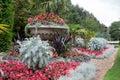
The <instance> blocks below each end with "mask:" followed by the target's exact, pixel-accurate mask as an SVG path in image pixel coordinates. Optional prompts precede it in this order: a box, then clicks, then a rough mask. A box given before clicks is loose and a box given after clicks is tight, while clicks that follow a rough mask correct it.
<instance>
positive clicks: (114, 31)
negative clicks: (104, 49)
mask: <svg viewBox="0 0 120 80" xmlns="http://www.w3.org/2000/svg"><path fill="white" fill-rule="evenodd" d="M109 33H110V35H111V38H112V39H113V40H120V21H116V22H113V23H112V24H111V26H110V28H109Z"/></svg>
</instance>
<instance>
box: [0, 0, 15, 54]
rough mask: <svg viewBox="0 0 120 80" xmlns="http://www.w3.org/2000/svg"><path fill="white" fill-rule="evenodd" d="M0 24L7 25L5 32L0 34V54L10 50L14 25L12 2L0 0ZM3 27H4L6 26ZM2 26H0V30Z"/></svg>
mask: <svg viewBox="0 0 120 80" xmlns="http://www.w3.org/2000/svg"><path fill="white" fill-rule="evenodd" d="M0 23H1V24H6V25H8V27H7V29H8V30H7V32H4V33H2V34H0V52H1V51H7V50H9V49H10V46H11V41H12V29H13V25H14V12H13V0H7V1H4V0H0ZM6 25H4V26H6ZM2 26H3V25H1V26H0V28H3V27H2ZM4 29H5V27H4Z"/></svg>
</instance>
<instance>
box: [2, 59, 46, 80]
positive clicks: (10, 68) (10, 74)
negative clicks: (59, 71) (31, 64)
mask: <svg viewBox="0 0 120 80" xmlns="http://www.w3.org/2000/svg"><path fill="white" fill-rule="evenodd" d="M0 69H2V71H3V73H4V76H0V79H1V80H33V79H35V80H36V79H39V80H48V78H47V77H46V76H45V74H44V73H42V71H40V70H36V71H35V72H33V70H32V69H30V68H27V66H26V65H25V64H23V63H21V62H18V61H14V60H7V61H5V62H0Z"/></svg>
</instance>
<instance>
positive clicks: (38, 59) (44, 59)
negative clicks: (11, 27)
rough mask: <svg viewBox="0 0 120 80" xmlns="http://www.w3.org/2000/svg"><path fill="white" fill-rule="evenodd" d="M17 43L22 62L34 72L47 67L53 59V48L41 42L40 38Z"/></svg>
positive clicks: (45, 42)
mask: <svg viewBox="0 0 120 80" xmlns="http://www.w3.org/2000/svg"><path fill="white" fill-rule="evenodd" d="M17 42H18V43H19V45H20V53H21V54H20V59H21V61H22V62H23V63H26V64H27V65H28V67H32V68H33V69H34V70H35V69H37V68H41V67H43V66H44V65H46V64H47V63H48V60H49V58H51V55H52V51H51V49H53V48H52V47H51V46H50V45H49V43H48V42H47V41H41V39H40V37H39V36H37V37H32V38H27V39H26V40H24V41H22V42H20V41H17Z"/></svg>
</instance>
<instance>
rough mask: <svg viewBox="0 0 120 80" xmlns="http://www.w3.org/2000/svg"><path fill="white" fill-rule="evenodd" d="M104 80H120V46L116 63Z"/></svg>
mask: <svg viewBox="0 0 120 80" xmlns="http://www.w3.org/2000/svg"><path fill="white" fill-rule="evenodd" d="M104 80H120V46H119V50H118V53H117V58H116V60H115V63H114V65H113V67H112V68H111V69H110V70H109V71H108V72H107V73H106V75H105V76H104Z"/></svg>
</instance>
